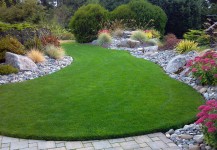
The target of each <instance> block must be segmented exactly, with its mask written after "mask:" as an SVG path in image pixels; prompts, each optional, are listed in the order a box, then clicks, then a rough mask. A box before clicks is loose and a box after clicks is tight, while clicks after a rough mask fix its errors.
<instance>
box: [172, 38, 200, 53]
mask: <svg viewBox="0 0 217 150" xmlns="http://www.w3.org/2000/svg"><path fill="white" fill-rule="evenodd" d="M197 46H198V43H197V42H194V41H190V40H181V41H180V42H179V43H178V44H177V46H176V51H177V52H178V53H180V54H183V53H185V52H189V51H192V50H198V47H197Z"/></svg>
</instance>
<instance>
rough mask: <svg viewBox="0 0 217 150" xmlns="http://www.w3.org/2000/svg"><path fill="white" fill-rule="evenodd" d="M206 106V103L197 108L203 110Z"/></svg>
mask: <svg viewBox="0 0 217 150" xmlns="http://www.w3.org/2000/svg"><path fill="white" fill-rule="evenodd" d="M205 107H206V105H201V106H200V107H199V108H198V109H199V110H203V109H204V108H205Z"/></svg>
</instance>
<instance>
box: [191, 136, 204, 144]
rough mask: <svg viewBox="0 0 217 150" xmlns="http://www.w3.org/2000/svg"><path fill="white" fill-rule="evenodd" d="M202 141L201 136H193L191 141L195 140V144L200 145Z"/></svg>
mask: <svg viewBox="0 0 217 150" xmlns="http://www.w3.org/2000/svg"><path fill="white" fill-rule="evenodd" d="M203 139H204V136H203V135H195V136H194V138H193V140H195V141H196V142H197V143H202V142H203Z"/></svg>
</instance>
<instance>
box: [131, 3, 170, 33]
mask: <svg viewBox="0 0 217 150" xmlns="http://www.w3.org/2000/svg"><path fill="white" fill-rule="evenodd" d="M128 5H129V7H130V9H131V10H132V11H133V12H134V13H135V17H134V18H132V19H134V20H135V21H136V23H137V25H139V26H140V28H142V27H145V26H146V25H147V23H148V22H149V21H150V20H152V21H153V22H152V24H153V26H154V28H155V29H157V30H158V31H160V32H161V33H162V34H163V33H164V29H165V26H166V22H167V16H166V14H165V12H164V11H163V10H162V9H161V8H160V7H158V6H155V5H152V4H151V3H149V2H148V1H146V0H133V1H131V2H130V3H129V4H128Z"/></svg>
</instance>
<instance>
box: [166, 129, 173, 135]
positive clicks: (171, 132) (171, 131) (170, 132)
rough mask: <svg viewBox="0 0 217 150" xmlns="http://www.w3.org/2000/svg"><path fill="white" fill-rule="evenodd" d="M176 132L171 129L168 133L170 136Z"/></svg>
mask: <svg viewBox="0 0 217 150" xmlns="http://www.w3.org/2000/svg"><path fill="white" fill-rule="evenodd" d="M174 132H175V131H174V130H173V129H170V130H169V131H168V132H167V133H169V134H170V135H171V134H173V133H174Z"/></svg>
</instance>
